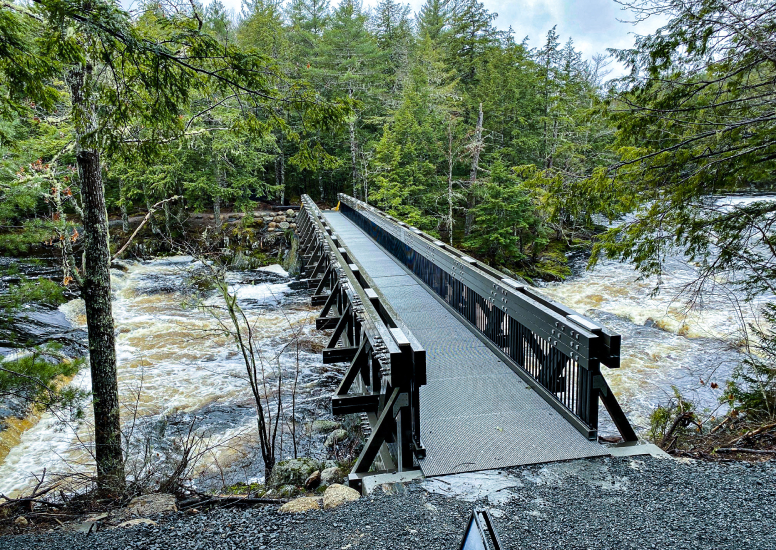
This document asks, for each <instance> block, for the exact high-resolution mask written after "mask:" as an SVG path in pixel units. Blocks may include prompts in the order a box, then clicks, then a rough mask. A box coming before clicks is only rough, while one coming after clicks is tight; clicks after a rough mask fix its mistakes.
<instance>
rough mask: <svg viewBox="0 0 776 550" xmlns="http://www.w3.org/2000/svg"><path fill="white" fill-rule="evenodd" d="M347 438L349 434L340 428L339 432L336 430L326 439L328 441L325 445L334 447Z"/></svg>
mask: <svg viewBox="0 0 776 550" xmlns="http://www.w3.org/2000/svg"><path fill="white" fill-rule="evenodd" d="M347 436H348V432H346V431H345V430H343V429H342V428H340V429H339V430H334V431H333V432H331V433H330V434H329V437H327V438H326V441H324V443H323V445H324V446H325V447H334V444H335V443H339V442H340V441H342V440H343V439H345V438H346V437H347Z"/></svg>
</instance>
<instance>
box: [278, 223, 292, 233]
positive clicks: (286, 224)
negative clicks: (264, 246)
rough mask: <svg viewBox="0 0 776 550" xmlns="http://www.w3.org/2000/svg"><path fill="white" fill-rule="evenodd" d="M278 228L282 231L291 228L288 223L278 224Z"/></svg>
mask: <svg viewBox="0 0 776 550" xmlns="http://www.w3.org/2000/svg"><path fill="white" fill-rule="evenodd" d="M278 227H280V229H282V230H283V231H285V230H286V229H288V228H289V227H291V224H290V223H288V222H280V225H279V226H278Z"/></svg>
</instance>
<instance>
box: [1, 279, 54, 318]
mask: <svg viewBox="0 0 776 550" xmlns="http://www.w3.org/2000/svg"><path fill="white" fill-rule="evenodd" d="M66 301H67V299H66V298H65V289H64V287H63V286H62V285H60V284H59V283H55V282H54V281H51V280H49V279H45V278H43V277H38V278H37V279H28V278H26V277H22V278H21V279H20V281H19V282H18V283H15V284H12V285H10V286H9V287H8V290H7V292H5V293H3V294H0V311H3V310H4V311H5V312H6V313H11V312H13V311H16V310H18V309H19V308H20V307H22V306H23V305H25V304H33V303H34V304H43V305H45V306H48V307H57V306H59V305H61V304H64V303H65V302H66Z"/></svg>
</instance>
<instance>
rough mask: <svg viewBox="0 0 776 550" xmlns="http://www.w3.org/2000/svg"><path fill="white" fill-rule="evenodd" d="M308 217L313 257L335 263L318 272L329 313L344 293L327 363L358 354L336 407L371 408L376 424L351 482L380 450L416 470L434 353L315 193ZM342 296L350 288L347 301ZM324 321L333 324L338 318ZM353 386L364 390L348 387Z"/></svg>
mask: <svg viewBox="0 0 776 550" xmlns="http://www.w3.org/2000/svg"><path fill="white" fill-rule="evenodd" d="M300 224H301V227H300V229H301V231H300V235H305V238H306V239H307V240H308V241H309V242H308V243H307V244H308V246H309V247H314V248H315V249H316V250H318V255H317V256H316V255H313V262H312V263H315V264H317V263H320V264H321V265H322V264H323V263H326V264H327V265H326V272H325V273H321V275H322V277H321V278H320V279H315V281H316V282H318V281H320V282H319V283H318V288H319V289H323V288H324V287H325V286H327V284H328V286H329V288H330V294H329V295H327V296H328V299H327V305H325V306H324V312H323V315H324V316H325V314H326V312H327V311H328V310H329V309H330V308H331V307H332V304H333V303H334V301H333V298H337V299H338V300H337V304H336V307H337V308H338V309H339V311H338V313H339V315H340V317H339V318H336V319H337V321H338V322H337V328H335V332H334V334H333V335H332V338H331V340H330V342H329V346H328V347H327V348H326V349H325V350H324V362H340V361H345V360H348V361H350V360H352V362H351V365H350V367H349V369H348V372H347V373H346V374H345V376H344V378H343V381H342V383H341V384H340V386H339V388H338V389H337V391H336V392H335V395H334V396H333V397H332V408H333V410H334V412H335V414H347V413H352V412H364V413H367V416H368V417H369V421H370V427H371V429H372V434H371V436H370V438H369V440H368V441H367V443H366V445H365V446H364V449H363V450H362V453H361V455H360V456H359V458H358V460H357V461H356V464H355V465H354V467H353V470H352V472H351V474H350V477H351V483H353V482H355V485H356V486H357V485H358V484H359V483H360V477H361V476H363V475H365V474H366V472H367V471H368V470H369V468H370V467H371V466H372V463H373V461H374V458H375V456H376V455H377V454H378V453H379V454H380V456H381V458H382V460H383V464H384V465H385V466H386V467H387V468H388V469H389V470H393V469H398V470H399V471H402V470H404V469H410V468H412V467H413V458H414V456H416V455H418V456H421V455H422V454H423V448H422V445H421V443H420V416H419V411H418V402H419V398H418V395H419V393H418V388H419V386H420V385H423V384H425V357H426V352H425V350H424V349H423V347H422V346H421V345H420V343H419V342H418V341H417V339H416V338H415V337H414V336H413V335H412V333H411V332H410V331H409V329H408V328H407V327H406V325H404V323H403V322H402V321H401V319H399V318H398V316H397V315H396V313H395V312H394V311H393V309H391V308H390V306H389V305H388V307H386V304H385V303H382V301H381V295H378V294H377V292H376V291H375V290H374V289H372V288H370V284H369V283H370V282H371V279H367V278H365V277H364V275H365V274H364V273H361V272H360V270H359V268H358V267H357V266H356V265H355V264H354V263H353V258H352V255H351V254H350V252H349V251H348V250H347V249H346V248H345V247H344V246H343V243H341V242H340V239H339V238H338V237H337V235H336V233H334V232H333V231H332V229H331V227H330V226H329V225H328V223H327V222H326V220H325V218H324V217H323V216H322V214H321V212H320V210H319V209H318V207H317V206H316V205H315V203H314V202H313V201H312V199H310V197H308V196H307V195H304V196H303V197H302V209H301V219H300ZM324 260H327V261H324ZM311 265H312V264H311ZM308 267H309V266H308ZM316 269H317V268H316ZM315 271H316V270H315V269H314V270H313V275H315V274H316V273H315ZM320 271H322V270H320ZM327 273H329V274H332V275H333V277H332V275H328V276H327ZM335 279H336V280H335ZM365 283H366V284H365ZM335 294H338V295H337V296H334V295H335ZM340 295H343V296H342V299H341V300H340V299H339V298H340V297H341V296H340ZM346 317H347V318H346ZM318 320H319V321H329V320H334V319H331V318H324V319H321V318H319V319H318ZM339 321H343V322H346V323H349V324H348V327H347V328H346V329H345V330H342V329H341V328H340V322H339ZM316 324H318V323H316ZM321 326H322V327H324V326H328V327H329V328H332V326H333V325H323V324H322V325H321ZM364 340H366V342H365V341H364ZM340 342H341V343H342V344H344V349H345V350H347V351H348V353H349V355H347V356H345V355H344V354H343V355H341V354H339V353H337V352H339V351H340V350H343V347H340V348H337V347H336V345H337V344H338V343H340ZM367 342H368V344H367ZM356 348H358V351H356ZM327 353H328V354H329V356H328V357H327ZM375 363H376V364H375ZM351 387H353V388H357V389H358V390H359V393H357V394H355V395H353V394H348V390H349V389H350V388H351ZM394 418H396V420H395V421H394ZM389 454H390V455H392V456H388V455H389ZM394 461H395V462H396V464H395V465H394V464H393V462H394Z"/></svg>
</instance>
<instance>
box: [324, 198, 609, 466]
mask: <svg viewBox="0 0 776 550" xmlns="http://www.w3.org/2000/svg"><path fill="white" fill-rule="evenodd" d="M324 216H325V217H326V220H327V221H328V222H329V224H330V225H331V227H332V229H333V230H334V231H335V232H336V234H337V235H338V236H339V237H340V239H342V242H343V243H344V244H345V245H347V246H348V248H349V249H350V251H351V252H352V253H353V254H354V255H355V257H356V259H357V260H358V262H359V263H360V264H361V265H362V267H363V269H364V271H366V272H367V273H368V274H369V275H370V276H371V277H372V279H373V280H374V282H375V284H376V285H377V286H378V287H379V288H380V290H381V291H382V293H383V294H384V295H385V297H386V299H387V300H388V301H389V302H390V303H391V306H393V308H394V309H395V310H396V311H397V312H398V314H399V315H400V316H401V318H402V320H403V321H404V323H405V324H406V325H407V326H408V327H409V328H410V330H412V333H413V334H414V336H415V338H417V340H418V341H419V342H420V343H421V344H422V345H423V346H424V347H425V349H426V368H427V372H428V377H427V378H428V384H427V385H425V386H422V387H421V388H420V423H421V434H422V435H421V440H422V442H423V444H424V445H425V447H426V458H425V459H423V460H421V461H420V467H421V468H422V470H423V473H424V474H425V475H426V476H438V475H445V474H454V473H460V472H473V471H477V470H488V469H493V468H504V467H507V466H518V465H521V464H537V463H543V462H554V461H558V460H570V459H574V458H584V457H592V456H602V455H607V454H609V453H608V452H607V450H606V449H605V448H604V447H602V446H601V445H599V444H598V443H597V442H595V441H588V440H587V439H586V438H585V437H584V436H583V435H582V434H581V433H579V432H578V431H577V430H576V429H575V428H574V427H573V426H572V425H571V424H569V423H568V422H566V420H565V419H564V418H563V417H562V416H561V415H560V414H559V413H558V412H556V411H555V409H553V408H552V407H551V406H550V405H549V404H548V403H547V402H546V401H544V399H542V398H541V397H540V396H539V395H537V394H536V392H534V391H533V390H532V389H530V387H529V386H528V385H527V384H526V383H525V382H524V381H523V380H522V379H521V378H520V377H519V376H518V375H517V374H515V373H514V372H512V370H511V369H510V368H509V367H508V366H507V365H506V364H504V363H503V362H502V361H501V360H499V358H498V357H497V356H496V355H495V354H494V353H493V352H492V351H491V350H490V348H488V347H487V346H486V345H485V344H483V343H482V341H481V340H480V339H479V338H478V337H477V336H475V334H474V333H473V332H472V331H471V330H470V329H469V328H468V327H467V326H466V325H464V324H463V323H462V322H461V321H460V320H459V319H458V318H457V317H455V316H454V315H453V314H452V313H450V312H449V311H448V309H447V308H446V307H445V306H443V305H442V304H441V303H440V302H439V301H437V299H436V298H435V297H434V295H433V294H432V292H433V291H431V290H428V289H427V288H426V286H425V285H423V284H422V283H420V282H419V281H418V279H416V278H415V277H414V276H413V275H411V274H410V272H409V271H408V270H407V269H406V268H404V267H403V266H402V265H400V264H399V263H398V262H397V261H395V260H394V259H393V258H392V257H391V256H390V255H389V254H388V253H386V252H385V251H384V250H383V249H382V248H381V247H379V246H378V245H377V244H376V243H375V242H374V241H373V240H372V239H371V238H370V237H369V236H368V235H366V234H365V233H364V232H363V231H361V229H360V228H358V227H357V226H356V225H355V224H354V223H353V222H351V221H350V220H349V219H347V218H346V217H345V216H343V215H342V214H341V213H339V212H333V211H327V212H324Z"/></svg>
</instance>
